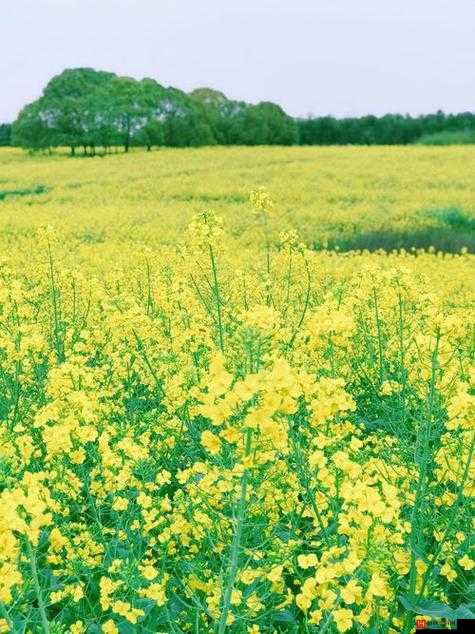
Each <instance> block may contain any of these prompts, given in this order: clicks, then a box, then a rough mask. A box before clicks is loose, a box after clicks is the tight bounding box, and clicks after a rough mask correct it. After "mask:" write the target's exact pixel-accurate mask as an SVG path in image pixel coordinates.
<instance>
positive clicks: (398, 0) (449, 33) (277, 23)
mask: <svg viewBox="0 0 475 634" xmlns="http://www.w3.org/2000/svg"><path fill="white" fill-rule="evenodd" d="M474 30H475V0H0V87H1V88H0V122H2V121H12V120H14V118H15V117H16V116H17V114H18V112H19V111H20V109H21V108H22V107H23V106H24V105H25V104H26V103H29V102H31V101H33V100H35V99H36V98H38V97H39V96H40V94H41V91H42V89H43V88H44V86H45V85H46V83H47V82H48V80H49V79H50V78H51V77H52V76H54V75H55V74H58V73H60V72H61V71H62V70H63V69H64V68H74V67H86V66H87V67H93V68H96V69H101V70H109V71H113V72H116V73H117V74H119V75H127V76H131V77H136V78H138V79H141V78H142V77H153V78H155V79H156V80H157V81H159V82H160V83H161V84H163V85H165V86H168V85H172V86H176V87H177V88H181V89H182V90H186V91H189V90H192V89H193V88H197V87H202V86H209V87H212V88H215V89H218V90H221V91H223V92H224V93H225V94H226V95H227V96H228V97H229V98H232V99H240V100H245V101H248V102H250V103H257V102H259V101H274V102H276V103H278V104H280V105H281V106H282V107H283V108H284V109H285V110H286V111H287V112H288V113H289V114H291V115H294V116H306V115H307V114H310V113H312V114H314V115H325V114H333V115H336V116H352V115H362V114H369V113H370V114H376V115H381V114H384V113H386V112H402V113H410V114H421V113H428V112H435V111H436V110H437V109H439V108H440V109H442V110H444V111H446V112H460V111H466V110H472V111H473V110H474V109H475V37H474Z"/></svg>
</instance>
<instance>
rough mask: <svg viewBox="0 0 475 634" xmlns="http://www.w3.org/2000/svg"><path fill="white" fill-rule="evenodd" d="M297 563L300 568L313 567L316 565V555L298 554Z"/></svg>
mask: <svg viewBox="0 0 475 634" xmlns="http://www.w3.org/2000/svg"><path fill="white" fill-rule="evenodd" d="M297 563H298V565H299V566H300V568H304V569H305V568H315V566H318V557H317V555H315V554H313V553H312V554H310V555H299V556H298V557H297Z"/></svg>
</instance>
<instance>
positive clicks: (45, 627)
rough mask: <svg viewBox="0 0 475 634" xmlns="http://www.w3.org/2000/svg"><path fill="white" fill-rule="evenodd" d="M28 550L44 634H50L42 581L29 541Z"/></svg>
mask: <svg viewBox="0 0 475 634" xmlns="http://www.w3.org/2000/svg"><path fill="white" fill-rule="evenodd" d="M27 549H28V556H29V558H30V568H31V575H32V577H33V585H34V588H35V594H36V599H37V601H38V608H39V611H40V616H41V623H42V625H43V632H44V634H50V627H49V622H48V617H47V616H46V607H45V603H44V600H43V595H42V593H41V587H40V581H39V579H38V569H37V567H36V555H35V552H34V550H33V548H32V547H31V544H30V542H29V541H27Z"/></svg>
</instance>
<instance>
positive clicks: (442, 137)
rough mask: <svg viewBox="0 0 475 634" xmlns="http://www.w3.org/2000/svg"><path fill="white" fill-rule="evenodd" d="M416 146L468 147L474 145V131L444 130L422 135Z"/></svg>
mask: <svg viewBox="0 0 475 634" xmlns="http://www.w3.org/2000/svg"><path fill="white" fill-rule="evenodd" d="M416 143H417V144H418V145H468V144H470V143H475V130H456V131H453V132H452V131H450V130H444V131H442V132H434V133H433V134H423V135H422V136H421V137H420V138H419V139H418V140H417V141H416Z"/></svg>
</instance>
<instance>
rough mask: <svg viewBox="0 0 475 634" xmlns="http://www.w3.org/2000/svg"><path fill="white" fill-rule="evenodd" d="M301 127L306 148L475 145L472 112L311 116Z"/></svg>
mask: <svg viewBox="0 0 475 634" xmlns="http://www.w3.org/2000/svg"><path fill="white" fill-rule="evenodd" d="M297 125H298V130H299V139H300V143H301V144H302V145H347V144H354V145H405V144H407V143H414V142H416V141H418V139H420V141H419V142H421V143H425V144H427V145H451V144H455V143H474V142H475V115H474V113H472V112H462V113H460V114H449V115H446V114H444V113H443V112H441V111H440V110H439V111H438V112H437V113H435V114H429V115H422V116H419V117H411V116H409V115H405V116H403V115H400V114H386V115H384V116H383V117H374V116H371V115H369V116H366V117H348V118H344V119H336V118H335V117H308V118H307V119H298V120H297ZM457 139H459V140H457ZM461 139H464V140H463V141H462V140H461Z"/></svg>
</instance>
